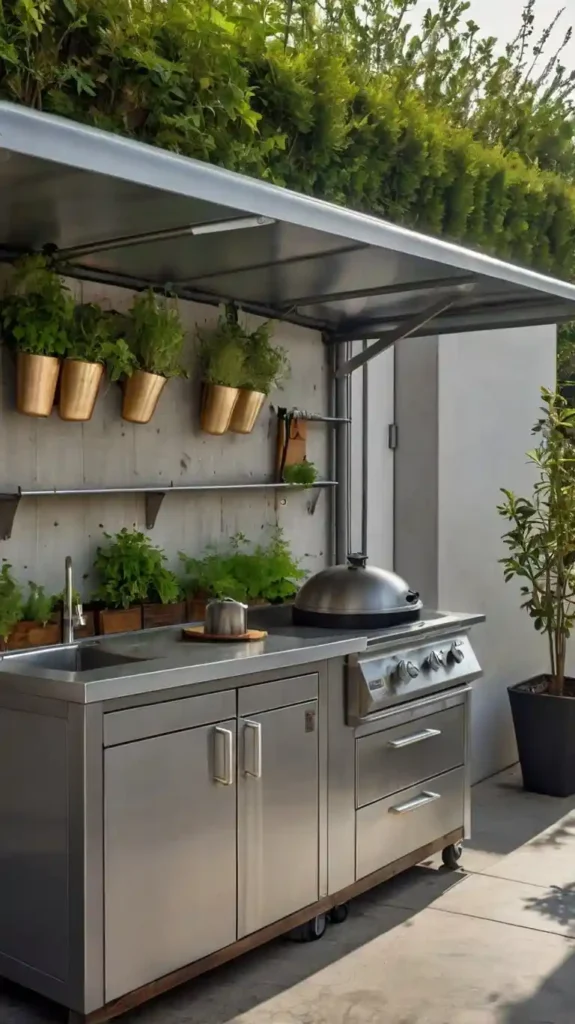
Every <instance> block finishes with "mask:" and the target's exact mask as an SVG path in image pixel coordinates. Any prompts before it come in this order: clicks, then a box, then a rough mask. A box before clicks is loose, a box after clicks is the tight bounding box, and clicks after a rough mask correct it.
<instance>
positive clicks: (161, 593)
mask: <svg viewBox="0 0 575 1024" xmlns="http://www.w3.org/2000/svg"><path fill="white" fill-rule="evenodd" d="M153 550H154V551H155V552H156V553H157V554H156V559H155V560H156V565H155V567H154V569H153V571H152V579H151V582H150V586H149V588H148V593H147V596H146V601H145V603H144V606H143V609H142V615H143V625H144V629H152V628H154V627H157V626H176V625H178V624H179V623H180V622H185V621H186V602H185V600H184V599H183V595H182V588H181V586H180V583H179V580H178V578H177V576H176V574H175V573H174V572H172V571H171V569H167V568H166V566H165V565H164V563H165V561H166V556H165V555H164V554H163V552H162V551H160V550H159V549H158V548H154V549H153Z"/></svg>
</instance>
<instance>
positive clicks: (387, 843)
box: [356, 768, 465, 879]
mask: <svg viewBox="0 0 575 1024" xmlns="http://www.w3.org/2000/svg"><path fill="white" fill-rule="evenodd" d="M464 796H465V771H464V769H463V768H456V769H455V770H454V771H451V772H447V773H446V774H445V775H440V776H439V777H438V778H435V779H430V780H429V782H426V783H424V784H423V785H420V786H412V787H411V788H410V789H405V790H403V791H402V792H401V793H395V794H394V796H390V797H387V799H386V800H378V801H377V803H374V804H369V806H368V807H362V808H361V810H359V811H357V812H356V879H357V878H363V877H364V876H365V875H370V874H371V873H372V872H373V871H378V870H379V869H380V868H383V867H385V866H386V865H387V864H391V863H392V862H393V861H395V860H399V858H400V857H404V856H405V855H406V854H408V853H412V852H413V851H414V850H418V849H419V847H420V846H425V845H426V844H427V843H431V842H433V841H434V840H435V839H440V838H441V836H444V835H447V833H448V832H452V831H454V829H456V828H460V827H462V826H463V823H464Z"/></svg>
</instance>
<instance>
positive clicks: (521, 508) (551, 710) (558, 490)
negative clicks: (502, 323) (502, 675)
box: [498, 389, 575, 796]
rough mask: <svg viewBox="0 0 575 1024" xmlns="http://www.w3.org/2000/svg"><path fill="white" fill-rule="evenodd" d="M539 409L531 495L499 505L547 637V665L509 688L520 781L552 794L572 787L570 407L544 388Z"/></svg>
mask: <svg viewBox="0 0 575 1024" xmlns="http://www.w3.org/2000/svg"><path fill="white" fill-rule="evenodd" d="M542 395H543V416H542V418H541V419H540V420H539V421H538V422H537V423H536V425H535V427H534V430H533V433H534V434H536V435H538V437H539V443H538V445H537V447H536V448H535V449H534V450H533V451H531V452H529V453H528V459H529V461H530V462H531V463H532V464H533V466H534V467H535V468H536V470H537V473H538V479H537V482H536V483H535V485H534V488H533V493H532V495H531V496H530V497H527V498H524V497H518V496H517V495H515V494H514V493H513V492H512V491H508V490H504V491H503V493H504V495H505V500H504V501H503V502H502V504H501V505H499V506H498V511H499V513H500V515H501V516H503V518H504V519H506V520H507V521H508V522H509V523H510V524H511V525H510V529H509V530H508V531H507V533H506V534H505V535H504V537H503V540H504V542H505V544H506V546H507V547H508V549H509V554H508V555H507V557H505V558H503V559H502V560H501V561H502V564H503V567H504V575H505V580H506V581H509V580H512V579H518V580H519V581H520V584H521V595H522V598H523V602H522V605H521V607H522V608H525V609H526V611H527V613H528V614H529V615H530V616H531V619H532V622H533V626H534V628H535V629H536V630H537V632H538V633H541V634H542V635H543V636H545V637H546V640H547V646H548V652H549V667H548V671H547V672H546V673H545V674H543V675H539V676H537V677H535V678H533V679H530V680H528V681H527V682H522V683H519V684H518V685H515V686H512V687H510V689H509V698H510V702H511V711H512V715H513V724H514V727H515V735H516V738H517V747H518V751H519V760H520V763H521V770H522V773H523V784H524V787H525V788H526V789H527V790H530V791H532V792H535V793H544V794H547V795H549V796H569V795H570V794H572V793H575V699H574V698H575V680H573V679H570V678H568V677H567V676H566V674H565V672H566V664H565V662H566V654H567V641H568V639H569V637H570V635H571V632H572V629H573V625H574V623H575V442H574V440H573V438H574V434H573V431H574V429H575V409H572V408H569V407H568V405H567V402H566V401H565V399H564V398H563V397H562V396H561V395H560V394H556V393H554V392H551V391H548V390H545V389H544V390H543V392H542Z"/></svg>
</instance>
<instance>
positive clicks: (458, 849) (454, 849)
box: [441, 843, 463, 871]
mask: <svg viewBox="0 0 575 1024" xmlns="http://www.w3.org/2000/svg"><path fill="white" fill-rule="evenodd" d="M462 853H463V843H452V844H451V846H446V847H445V849H444V850H443V851H442V853H441V859H442V861H443V863H444V864H445V867H446V868H450V869H451V871H455V869H456V868H458V867H459V861H460V860H461V854H462Z"/></svg>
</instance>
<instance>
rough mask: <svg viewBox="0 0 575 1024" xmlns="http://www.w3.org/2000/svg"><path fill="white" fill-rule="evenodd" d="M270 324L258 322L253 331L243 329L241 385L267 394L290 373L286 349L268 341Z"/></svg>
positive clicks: (270, 330)
mask: <svg viewBox="0 0 575 1024" xmlns="http://www.w3.org/2000/svg"><path fill="white" fill-rule="evenodd" d="M271 333H272V325H271V324H270V323H269V322H267V321H266V322H265V323H263V324H260V326H259V327H258V328H256V330H255V331H252V332H251V333H250V331H248V330H247V329H245V330H244V337H243V348H244V376H243V379H242V383H241V387H242V388H247V389H248V390H250V391H260V392H263V394H264V395H269V393H270V391H273V389H274V388H277V387H279V386H280V384H281V383H282V382H283V381H284V380H286V378H287V377H288V376H289V373H290V364H289V360H288V357H287V353H286V350H285V349H284V348H281V347H280V346H279V345H275V346H274V345H272V344H271V342H270V338H271Z"/></svg>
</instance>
